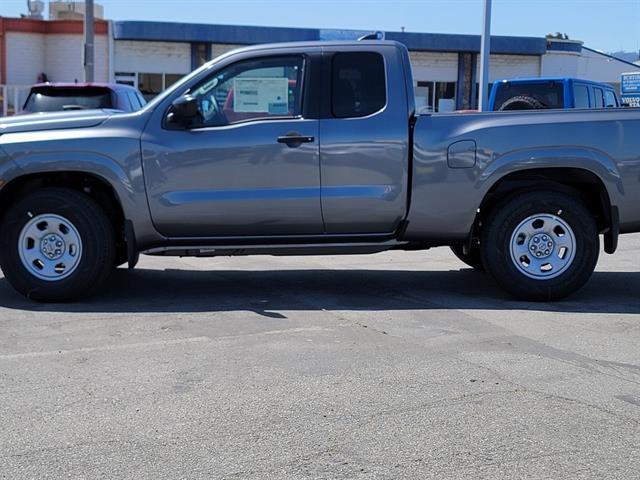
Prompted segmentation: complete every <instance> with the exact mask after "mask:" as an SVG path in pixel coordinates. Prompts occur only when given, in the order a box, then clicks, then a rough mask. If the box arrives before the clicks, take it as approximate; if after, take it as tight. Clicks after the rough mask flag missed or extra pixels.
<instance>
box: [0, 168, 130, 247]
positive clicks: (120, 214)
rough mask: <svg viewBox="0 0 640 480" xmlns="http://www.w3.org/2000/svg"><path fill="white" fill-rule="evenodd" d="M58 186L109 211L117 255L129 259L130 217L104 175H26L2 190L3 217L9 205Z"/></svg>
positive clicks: (69, 171)
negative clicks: (127, 226)
mask: <svg viewBox="0 0 640 480" xmlns="http://www.w3.org/2000/svg"><path fill="white" fill-rule="evenodd" d="M47 187H58V188H68V189H72V190H76V191H78V192H81V193H83V194H84V195H87V196H88V197H90V198H92V199H93V200H94V201H95V202H96V203H97V204H98V205H100V207H101V208H103V209H104V211H105V212H106V214H107V216H108V218H109V220H110V221H111V224H112V225H113V229H114V232H115V234H116V252H117V254H118V255H119V256H120V257H122V256H124V258H126V257H127V235H126V225H127V217H126V214H125V210H124V208H123V205H122V201H121V199H120V196H119V194H118V192H117V191H116V189H115V188H114V187H113V186H112V184H111V183H110V182H109V181H108V180H107V179H106V178H104V177H103V176H101V175H99V174H96V173H91V172H87V171H77V170H62V171H41V172H34V173H25V174H22V175H19V176H17V177H15V178H13V179H12V180H11V181H9V182H8V183H6V184H5V185H4V186H3V187H2V189H0V205H3V206H4V208H2V210H0V218H1V217H3V216H4V214H5V212H6V206H8V205H11V204H12V203H13V202H14V201H15V200H17V199H18V198H20V197H22V196H24V195H27V194H28V193H29V192H32V191H35V190H37V189H40V188H47Z"/></svg>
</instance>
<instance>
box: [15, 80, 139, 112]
mask: <svg viewBox="0 0 640 480" xmlns="http://www.w3.org/2000/svg"><path fill="white" fill-rule="evenodd" d="M146 103H147V101H146V100H145V99H144V97H143V96H142V93H140V91H139V90H138V89H136V88H134V87H131V86H129V85H123V84H120V83H39V84H37V85H34V86H33V87H31V91H30V92H29V96H28V97H27V100H26V101H25V102H24V107H23V108H22V111H21V112H19V113H18V114H19V115H25V114H28V113H39V112H58V111H63V110H88V109H95V108H110V109H114V110H122V111H124V112H133V111H136V110H139V109H140V108H142V107H143V106H144V105H145V104H146Z"/></svg>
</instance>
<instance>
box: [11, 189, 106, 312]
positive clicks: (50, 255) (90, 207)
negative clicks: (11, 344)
mask: <svg viewBox="0 0 640 480" xmlns="http://www.w3.org/2000/svg"><path fill="white" fill-rule="evenodd" d="M114 243H115V242H114V233H113V227H112V225H111V222H110V221H109V219H108V218H107V216H106V214H105V213H104V211H103V210H102V208H100V206H99V205H98V204H96V203H95V202H94V201H93V200H92V199H91V198H89V197H88V196H86V195H84V194H82V193H79V192H77V191H75V190H70V189H65V188H44V189H42V190H38V191H36V192H32V193H29V194H27V195H26V196H24V197H22V198H20V199H19V200H17V202H16V203H15V204H13V205H12V206H11V207H9V209H8V211H7V212H6V214H5V215H4V217H3V219H2V224H1V226H0V266H1V267H2V271H3V273H4V276H5V278H6V279H7V280H8V281H9V283H10V284H11V285H12V286H13V287H14V288H15V289H16V290H17V291H19V292H20V293H22V294H23V295H25V296H26V297H28V298H31V299H34V300H39V301H48V302H59V301H68V300H74V299H77V298H79V297H83V296H85V295H88V294H90V293H92V292H95V291H96V290H97V289H98V288H99V287H100V286H101V285H102V283H103V282H104V281H105V280H106V279H107V277H108V276H109V274H110V273H111V272H112V270H113V267H114V262H115V248H114Z"/></svg>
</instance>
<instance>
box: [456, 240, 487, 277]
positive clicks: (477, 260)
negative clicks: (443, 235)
mask: <svg viewBox="0 0 640 480" xmlns="http://www.w3.org/2000/svg"><path fill="white" fill-rule="evenodd" d="M450 248H451V251H452V252H453V254H454V255H455V256H456V257H458V259H459V260H460V261H461V262H462V263H465V264H467V265H469V266H470V267H471V268H473V269H474V270H477V271H479V272H481V271H483V270H484V266H483V265H482V254H481V252H480V248H479V247H474V248H471V250H470V251H469V252H468V253H464V250H463V246H462V245H451V247H450Z"/></svg>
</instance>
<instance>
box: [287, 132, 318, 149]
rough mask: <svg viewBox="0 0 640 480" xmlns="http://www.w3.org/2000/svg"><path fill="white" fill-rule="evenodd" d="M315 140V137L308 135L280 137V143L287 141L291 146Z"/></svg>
mask: <svg viewBox="0 0 640 480" xmlns="http://www.w3.org/2000/svg"><path fill="white" fill-rule="evenodd" d="M313 141H315V137H309V136H307V135H298V134H295V135H282V136H280V137H278V143H286V144H287V145H288V146H290V147H297V146H299V145H300V144H302V143H311V142H313Z"/></svg>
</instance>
